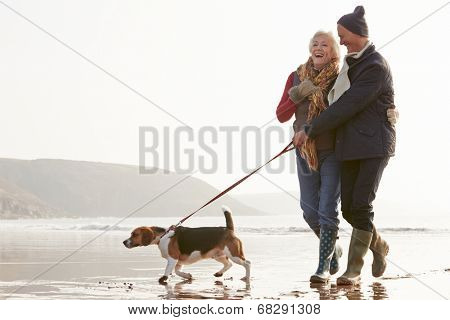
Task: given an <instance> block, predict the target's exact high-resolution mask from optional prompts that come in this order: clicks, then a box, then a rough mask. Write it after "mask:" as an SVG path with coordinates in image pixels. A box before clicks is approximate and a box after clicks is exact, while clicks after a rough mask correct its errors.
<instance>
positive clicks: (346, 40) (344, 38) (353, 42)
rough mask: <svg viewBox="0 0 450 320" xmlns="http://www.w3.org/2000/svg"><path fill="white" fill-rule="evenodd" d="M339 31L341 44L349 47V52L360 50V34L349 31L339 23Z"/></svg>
mask: <svg viewBox="0 0 450 320" xmlns="http://www.w3.org/2000/svg"><path fill="white" fill-rule="evenodd" d="M337 32H338V36H339V39H340V44H341V45H344V46H346V47H347V53H351V52H358V51H359V50H361V48H359V47H360V36H358V35H357V34H354V33H353V32H351V31H348V30H347V29H345V28H344V27H343V26H341V25H340V24H338V25H337Z"/></svg>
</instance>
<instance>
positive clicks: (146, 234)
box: [142, 228, 155, 246]
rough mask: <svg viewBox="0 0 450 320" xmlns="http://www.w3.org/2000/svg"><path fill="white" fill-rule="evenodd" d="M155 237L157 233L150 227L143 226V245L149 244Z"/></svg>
mask: <svg viewBox="0 0 450 320" xmlns="http://www.w3.org/2000/svg"><path fill="white" fill-rule="evenodd" d="M153 239H155V234H154V233H153V230H152V229H150V228H142V245H143V246H148V245H150V243H152V241H153Z"/></svg>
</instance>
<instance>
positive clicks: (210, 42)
mask: <svg viewBox="0 0 450 320" xmlns="http://www.w3.org/2000/svg"><path fill="white" fill-rule="evenodd" d="M2 2H4V3H5V4H7V5H8V6H11V7H12V8H14V9H15V10H16V11H17V12H19V13H20V14H21V15H23V16H25V17H26V18H28V19H29V20H32V21H33V22H34V23H36V24H37V25H39V26H40V27H41V28H43V29H45V30H46V31H48V32H50V33H51V34H52V35H53V36H54V37H56V38H58V39H59V40H61V41H63V42H64V43H66V44H67V45H69V46H70V47H72V48H73V49H74V50H76V51H77V52H79V53H80V54H82V55H84V56H85V57H87V58H88V59H90V60H91V61H92V62H94V63H95V64H97V65H98V66H99V67H101V68H102V69H104V70H106V71H107V72H109V73H110V74H112V75H114V76H115V77H116V78H117V79H120V80H121V81H123V83H126V84H127V85H128V86H130V87H132V88H133V89H134V90H136V91H138V92H140V93H141V94H142V95H144V96H145V97H146V98H148V99H150V100H151V101H153V102H155V103H156V104H158V105H159V106H160V107H161V108H163V109H164V110H166V112H167V113H169V114H171V115H173V117H171V116H169V115H168V114H167V113H165V112H163V111H161V110H160V109H158V108H157V107H155V106H154V105H152V104H151V103H150V102H149V101H147V100H146V99H144V98H142V97H141V96H139V95H138V94H136V92H133V91H132V90H130V89H129V88H126V87H125V86H124V85H123V84H121V83H119V82H118V81H117V80H115V79H112V78H111V76H109V75H107V74H105V73H104V72H102V71H101V70H99V69H98V68H96V67H94V66H93V65H92V64H90V63H88V62H87V61H86V60H84V59H83V58H81V57H80V56H79V55H77V54H75V53H74V52H73V51H71V50H69V49H68V48H66V47H65V46H63V45H62V44H61V43H59V42H58V41H56V40H55V39H54V38H52V37H50V36H49V35H48V34H46V33H44V32H43V31H42V30H39V29H38V28H36V27H35V26H33V25H32V24H31V23H30V22H28V21H25V20H24V19H23V18H21V17H20V16H19V15H18V14H17V13H14V12H13V11H11V10H10V9H8V8H7V7H5V6H4V5H2V4H1V3H0V30H1V33H0V34H1V43H2V46H1V62H0V64H1V72H0V86H1V93H0V106H1V119H2V121H1V126H0V157H6V158H19V159H37V158H58V159H71V160H87V161H101V162H113V163H126V164H138V161H139V135H138V133H139V127H140V126H151V127H155V128H157V129H158V130H160V132H161V133H162V128H163V127H164V126H167V127H169V128H171V130H173V129H175V128H176V127H177V126H180V125H182V124H181V123H180V121H181V122H182V123H185V124H187V125H189V126H191V127H192V128H193V129H194V135H197V133H198V131H199V129H200V128H201V127H202V126H214V127H219V126H238V127H239V128H240V129H239V130H242V128H243V127H245V126H257V127H259V126H261V125H263V124H264V123H266V122H268V121H270V120H271V119H273V118H274V116H275V108H276V106H277V104H278V101H279V99H280V96H281V93H282V90H283V88H284V85H285V81H286V79H287V76H288V75H289V73H290V72H291V71H293V70H294V69H296V68H297V66H298V65H299V64H301V63H303V62H305V61H306V59H307V57H308V41H309V39H310V37H311V36H312V34H313V33H314V32H315V31H317V30H318V29H323V30H326V31H328V30H332V31H333V32H334V33H335V34H336V31H335V29H336V21H337V20H338V19H339V17H340V16H342V15H343V14H346V13H349V12H351V11H353V9H354V7H355V6H356V5H358V4H363V5H364V6H365V9H366V20H367V22H368V25H369V33H370V38H371V40H372V41H373V42H374V44H375V46H376V47H378V48H380V47H382V46H383V45H385V44H386V43H388V42H389V41H391V40H392V39H393V38H394V37H396V36H397V35H399V34H400V33H402V32H404V31H405V30H407V29H408V28H410V27H411V26H413V25H414V24H415V23H417V22H418V21H419V20H421V19H423V18H424V17H425V16H427V15H428V14H430V13H432V12H433V11H435V10H436V9H438V8H439V7H441V6H442V5H444V4H445V2H443V1H431V0H428V1H419V2H400V1H339V2H338V1H320V3H319V2H315V1H298V0H297V1H274V0H273V1H261V0H258V1H234V0H233V1H229V0H228V1H212V0H203V1H181V0H178V1H173V0H165V1H149V0H141V1H137V0H133V1H113V0H105V1H98V0H95V1H94V0H89V1H66V0H54V1H20V0H17V1H11V0H9V1H2ZM449 19H450V6H449V5H447V6H446V7H445V8H444V9H442V10H441V11H439V12H437V13H436V14H435V15H433V16H432V17H430V18H429V19H427V20H426V21H424V22H422V23H421V24H420V25H418V26H417V27H415V28H413V29H411V30H410V31H408V32H407V33H405V34H404V35H402V36H400V37H399V38H398V39H396V40H394V41H393V42H391V43H390V44H388V45H387V46H385V47H383V48H382V49H381V51H380V52H381V53H382V54H383V55H384V56H385V58H386V59H387V60H388V62H389V64H390V66H391V69H392V72H393V75H394V85H395V92H396V96H395V101H396V104H397V106H398V108H399V110H400V114H401V118H400V122H399V124H398V125H397V132H398V144H397V155H396V157H395V158H393V159H392V160H391V162H390V164H389V166H388V168H387V170H386V173H385V176H384V177H383V181H382V183H381V187H380V188H381V190H380V194H381V195H382V197H384V198H385V199H395V200H396V201H400V202H401V201H411V199H414V200H419V199H420V200H421V202H423V203H426V202H425V201H427V200H432V201H433V203H434V204H435V205H439V206H442V207H443V208H445V209H446V210H447V209H448V208H450V205H449V204H448V203H447V202H442V203H441V200H442V199H445V200H446V199H447V198H448V181H449V180H450V179H449V178H450V169H449V163H450V148H449V147H450V142H449V138H450V125H449V123H450V122H449V120H450V111H449V108H450V106H449V102H448V97H447V96H448V92H449V89H450V86H449V75H450V70H449V59H448V55H449V49H450V46H449V43H448V21H449ZM341 52H342V54H345V52H346V49H345V48H344V47H342V48H341ZM176 119H178V120H180V121H178V120H176ZM270 125H273V126H281V127H282V128H284V130H285V132H286V133H287V132H288V129H289V127H290V125H291V122H289V123H285V124H281V125H280V124H278V123H277V121H276V120H275V121H273V122H272V123H271V124H270ZM238 135H239V133H237V135H236V138H237V139H236V140H238V138H239V136H238ZM161 136H162V135H161ZM288 137H289V135H288V134H286V140H284V141H277V140H276V139H274V140H273V141H271V143H270V144H271V149H272V150H271V151H270V153H272V154H274V153H276V152H278V151H279V150H280V149H281V148H282V147H283V146H284V145H285V144H286V143H287V142H288ZM169 140H170V138H169ZM218 140H219V142H218V144H216V145H213V148H214V149H216V150H217V154H218V155H219V163H220V167H219V170H218V172H217V173H215V174H196V175H195V176H196V177H198V178H201V179H203V180H205V181H207V182H209V183H211V184H212V185H214V186H215V187H217V188H224V187H226V186H228V185H229V184H231V183H232V182H233V181H234V180H236V179H238V178H240V177H241V176H242V174H243V170H242V167H241V166H240V161H238V159H240V157H241V156H242V157H245V155H243V154H241V152H240V144H239V143H237V142H235V143H234V148H235V149H234V152H235V153H234V154H233V157H234V158H235V161H234V164H233V173H232V174H226V173H225V172H226V171H225V169H226V164H225V163H224V161H221V159H220V158H221V157H225V156H226V155H225V154H224V153H225V152H226V149H225V143H226V137H225V136H222V135H219V137H218ZM185 144H186V145H187V146H189V147H192V148H194V149H196V150H198V147H197V141H195V142H192V143H191V142H188V141H186V142H185ZM255 148H258V146H254V145H248V146H247V153H248V154H249V155H251V154H254V153H255ZM160 151H161V152H163V150H160ZM166 151H167V150H166ZM264 154H266V153H263V155H264ZM172 155H173V150H170V156H171V157H172ZM249 159H252V157H251V156H250V158H249ZM292 159H293V158H292ZM147 164H149V163H147ZM250 164H251V163H250ZM250 167H251V165H250ZM262 173H263V175H264V176H265V177H267V178H269V179H270V180H272V181H273V182H275V183H276V184H278V185H279V186H280V187H282V188H284V189H287V190H297V189H298V181H297V178H296V175H295V173H292V172H291V173H290V172H289V169H288V168H286V170H285V171H284V172H283V173H279V174H269V173H267V172H265V171H264V170H263V171H262ZM277 191H279V189H277V188H276V187H275V186H274V185H273V184H271V183H269V182H267V181H266V180H265V179H263V178H262V177H260V176H255V177H252V178H251V179H250V180H248V181H247V182H245V185H242V186H240V187H239V189H237V190H236V191H235V192H237V193H241V192H245V193H248V192H251V193H253V192H277Z"/></svg>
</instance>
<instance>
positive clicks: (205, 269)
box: [0, 228, 450, 300]
mask: <svg viewBox="0 0 450 320" xmlns="http://www.w3.org/2000/svg"><path fill="white" fill-rule="evenodd" d="M98 234H99V232H98V231H97V232H95V231H84V232H80V231H58V230H26V232H24V231H23V230H20V229H18V228H15V229H6V230H5V229H2V232H1V234H0V243H1V253H0V258H1V259H0V299H263V298H270V299H293V298H294V299H295V298H300V299H374V300H379V299H442V298H443V297H446V298H449V297H450V287H449V286H448V284H449V283H450V269H449V268H450V255H449V251H448V249H447V248H449V246H450V233H449V232H426V231H425V232H407V233H395V232H393V233H389V232H386V233H385V234H384V236H385V238H386V239H387V240H388V241H389V242H390V245H391V252H390V255H389V261H390V262H389V264H388V268H387V271H386V273H385V275H384V276H383V277H382V278H378V279H375V278H373V277H372V276H371V275H370V264H371V262H372V255H371V254H370V253H369V254H368V256H367V257H366V262H365V268H364V270H363V281H362V283H361V285H360V286H358V287H354V288H353V287H337V286H336V285H335V279H336V277H335V276H334V277H333V278H332V281H331V282H330V284H328V285H322V286H311V285H310V283H309V276H310V274H311V273H312V272H314V271H315V267H316V261H317V253H316V251H317V250H316V249H317V246H318V239H317V238H315V236H314V235H313V234H312V233H309V232H304V233H297V234H292V235H290V234H282V235H272V234H264V233H263V234H257V235H255V234H252V233H245V232H244V233H242V234H238V235H239V237H240V238H241V239H242V241H243V243H244V248H245V252H246V256H247V258H248V259H249V260H251V262H252V277H251V281H250V283H249V284H247V283H245V282H242V281H241V280H239V279H240V278H241V277H242V276H243V275H244V268H242V267H241V266H238V265H234V266H233V267H232V268H231V269H230V270H229V271H228V272H227V273H226V274H225V276H224V277H222V278H215V277H214V276H213V274H214V273H215V272H216V271H218V270H219V269H220V268H221V265H220V264H219V263H217V262H215V261H213V260H209V261H202V262H199V263H196V264H194V265H191V266H186V267H185V269H184V271H186V272H190V273H191V274H192V275H193V277H194V279H193V280H190V281H183V280H182V279H181V278H179V277H177V276H173V277H171V278H169V283H168V285H165V286H163V285H159V284H158V281H157V280H158V278H159V277H160V276H161V274H162V273H163V270H164V268H165V260H164V259H163V258H161V257H160V254H159V250H158V249H157V248H156V247H154V246H152V247H144V248H135V249H132V250H129V249H126V248H125V247H124V246H123V245H122V243H121V242H122V241H123V240H124V239H125V238H127V237H128V234H129V233H128V232H125V231H110V232H107V233H105V234H103V235H102V236H100V237H99V238H97V239H96V240H95V241H93V242H92V243H90V244H88V245H86V246H85V247H84V248H82V249H80V250H78V251H76V252H75V253H73V252H74V250H77V249H78V248H79V247H80V246H82V245H83V244H85V243H86V242H87V241H89V240H91V239H93V238H94V237H96V236H97V235H98ZM339 241H340V243H341V245H342V246H343V247H344V249H345V253H344V257H343V259H342V263H343V265H344V266H345V264H346V260H347V257H346V254H347V247H348V243H349V237H348V234H345V233H343V234H341V238H340V240H339ZM442 250H443V251H442ZM68 255H71V256H70V257H69V258H67V259H66V260H65V261H63V262H61V263H59V264H57V265H55V263H56V262H58V261H59V260H61V259H62V258H64V257H67V256H68ZM343 269H345V267H344V268H343ZM343 271H344V270H342V272H343ZM339 274H341V272H339V273H338V275H339Z"/></svg>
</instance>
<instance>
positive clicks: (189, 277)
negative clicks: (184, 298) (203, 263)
mask: <svg viewBox="0 0 450 320" xmlns="http://www.w3.org/2000/svg"><path fill="white" fill-rule="evenodd" d="M183 278H185V279H186V280H192V274H190V273H185V274H183Z"/></svg>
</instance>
